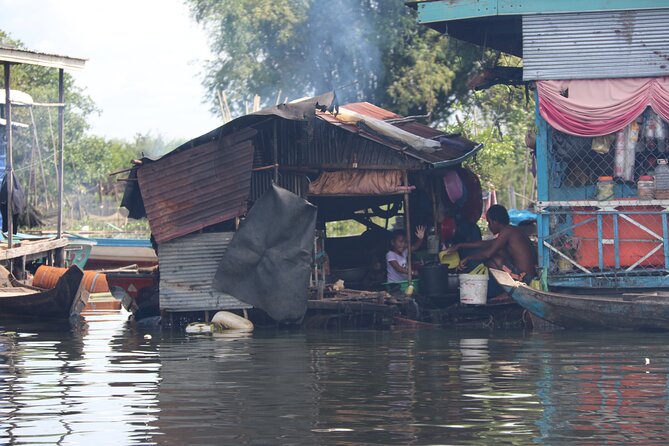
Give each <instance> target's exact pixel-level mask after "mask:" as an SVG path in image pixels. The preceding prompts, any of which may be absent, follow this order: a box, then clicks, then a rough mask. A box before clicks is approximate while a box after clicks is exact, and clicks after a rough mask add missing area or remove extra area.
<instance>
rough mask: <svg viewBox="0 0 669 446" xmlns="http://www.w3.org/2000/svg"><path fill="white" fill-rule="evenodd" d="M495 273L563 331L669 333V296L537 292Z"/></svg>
mask: <svg viewBox="0 0 669 446" xmlns="http://www.w3.org/2000/svg"><path fill="white" fill-rule="evenodd" d="M492 274H493V275H494V276H495V279H496V280H497V281H498V282H499V284H500V285H501V286H502V287H503V288H504V289H505V290H506V292H507V293H509V295H511V297H512V298H513V299H514V300H515V301H516V302H518V304H519V305H521V306H522V307H523V308H525V309H526V310H528V311H529V312H531V313H532V314H533V315H534V316H537V317H539V318H541V319H543V320H545V321H548V322H550V323H552V324H555V325H558V326H560V327H563V328H576V329H593V328H606V329H614V330H663V331H667V330H669V297H665V296H661V295H659V296H653V295H643V294H640V295H629V296H575V295H568V294H559V293H550V292H545V291H540V290H535V289H533V288H530V287H528V286H527V285H525V284H523V283H520V282H516V281H514V280H513V279H512V278H511V277H510V276H509V275H508V274H507V273H505V272H503V271H493V272H492Z"/></svg>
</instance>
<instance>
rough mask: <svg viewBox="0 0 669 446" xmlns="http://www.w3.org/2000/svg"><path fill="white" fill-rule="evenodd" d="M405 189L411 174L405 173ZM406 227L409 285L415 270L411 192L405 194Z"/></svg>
mask: <svg viewBox="0 0 669 446" xmlns="http://www.w3.org/2000/svg"><path fill="white" fill-rule="evenodd" d="M404 187H409V174H408V173H407V171H406V170H405V171H404ZM404 225H405V226H406V237H407V247H408V248H407V270H408V272H409V284H411V283H412V280H413V268H412V266H411V219H410V217H409V190H408V189H407V191H406V192H404Z"/></svg>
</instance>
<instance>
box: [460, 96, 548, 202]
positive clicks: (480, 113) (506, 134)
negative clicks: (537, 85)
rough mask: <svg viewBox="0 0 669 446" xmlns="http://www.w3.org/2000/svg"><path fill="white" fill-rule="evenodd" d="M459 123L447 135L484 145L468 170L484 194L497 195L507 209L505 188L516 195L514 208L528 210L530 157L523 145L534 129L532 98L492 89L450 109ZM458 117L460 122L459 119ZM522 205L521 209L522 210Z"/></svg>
mask: <svg viewBox="0 0 669 446" xmlns="http://www.w3.org/2000/svg"><path fill="white" fill-rule="evenodd" d="M454 109H455V115H456V116H458V119H459V122H454V123H451V124H450V125H449V126H448V129H447V130H448V131H452V132H459V133H463V134H464V136H466V137H468V138H470V139H472V140H474V141H479V142H482V143H484V147H483V149H482V150H481V151H480V152H479V153H478V155H477V156H476V157H475V158H473V159H472V160H470V161H469V162H468V166H469V167H470V168H471V169H472V170H474V171H475V172H477V173H478V174H479V175H480V177H481V182H482V184H483V187H484V190H485V189H486V188H487V189H489V190H492V189H495V190H497V191H498V194H497V198H498V201H499V202H500V203H502V204H504V205H506V206H510V205H511V203H509V198H508V193H507V192H508V190H509V187H513V190H515V193H516V194H517V195H516V196H517V198H518V200H517V201H516V204H517V207H524V206H528V205H529V204H530V203H531V201H532V198H533V196H534V191H535V189H536V186H535V181H534V177H533V176H532V173H531V165H532V154H531V153H530V152H529V150H528V149H527V147H526V145H525V135H526V132H527V131H528V129H532V128H533V127H534V98H533V95H532V94H531V92H530V94H529V95H526V91H525V89H524V88H523V87H508V86H503V85H497V86H494V87H492V88H490V89H488V90H486V91H482V92H475V93H471V94H470V95H469V96H468V97H466V98H465V99H464V100H463V101H459V102H458V103H457V104H455V106H454ZM460 116H462V118H459V117H460ZM523 205H524V206H523Z"/></svg>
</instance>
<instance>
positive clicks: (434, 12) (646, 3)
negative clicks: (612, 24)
mask: <svg viewBox="0 0 669 446" xmlns="http://www.w3.org/2000/svg"><path fill="white" fill-rule="evenodd" d="M663 8H669V4H667V2H666V1H664V0H588V1H583V0H557V1H556V0H442V1H430V2H425V3H419V4H418V6H417V10H418V22H419V23H434V22H446V21H450V20H463V19H472V18H477V17H490V16H496V15H524V14H540V13H551V12H594V11H621V10H633V9H635V10H639V9H663Z"/></svg>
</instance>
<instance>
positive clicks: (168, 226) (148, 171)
mask: <svg viewBox="0 0 669 446" xmlns="http://www.w3.org/2000/svg"><path fill="white" fill-rule="evenodd" d="M255 134H256V131H255V130H253V129H245V130H242V131H239V132H237V133H234V134H233V135H231V136H229V137H227V138H223V139H222V140H220V142H219V141H212V142H209V143H206V144H203V145H200V146H198V147H194V148H192V149H190V150H184V151H181V152H179V153H176V154H174V155H172V156H167V157H164V158H161V159H160V160H158V161H155V162H152V163H147V164H146V165H144V166H142V167H140V168H139V170H138V171H137V178H138V180H139V186H140V188H141V191H142V198H143V201H144V207H145V209H146V214H147V217H148V219H149V225H150V226H151V232H152V234H153V236H154V237H155V239H156V241H157V242H158V243H164V242H166V241H167V240H171V239H173V238H175V237H179V236H182V235H185V234H190V233H192V232H195V231H198V230H200V229H202V228H205V227H207V226H211V225H213V224H216V223H220V222H223V221H226V220H229V219H231V218H234V217H237V216H240V215H242V214H244V213H245V212H246V202H247V200H248V196H249V191H250V186H251V166H252V163H253V142H252V140H251V138H252V137H253V136H254V135H255Z"/></svg>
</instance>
